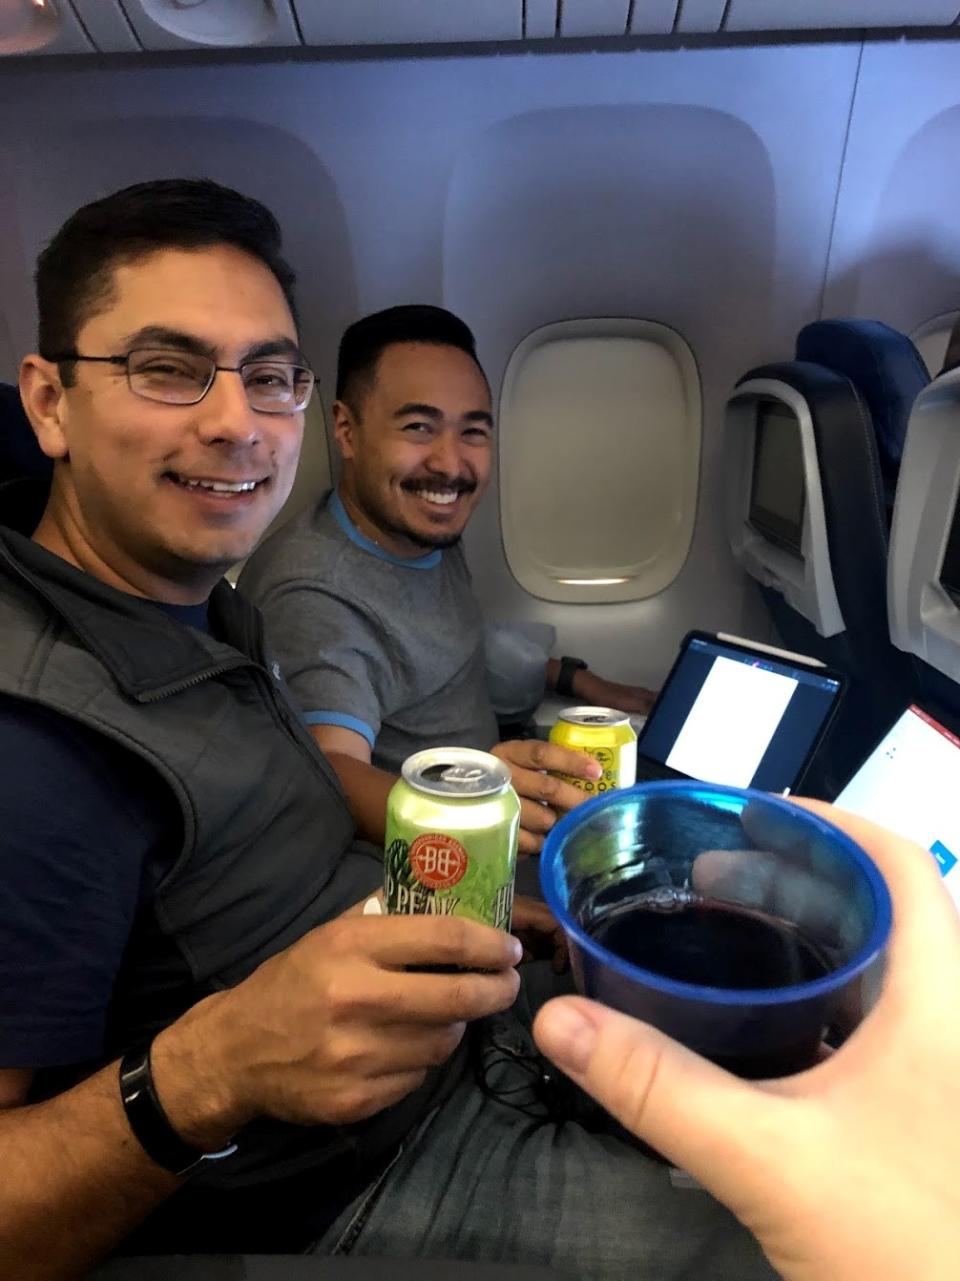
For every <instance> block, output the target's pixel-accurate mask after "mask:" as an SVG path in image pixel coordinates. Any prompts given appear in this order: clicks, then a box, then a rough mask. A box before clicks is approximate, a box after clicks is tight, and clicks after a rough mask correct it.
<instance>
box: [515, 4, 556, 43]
mask: <svg viewBox="0 0 960 1281" xmlns="http://www.w3.org/2000/svg"><path fill="white" fill-rule="evenodd" d="M558 18H559V15H558V13H557V0H527V7H526V10H525V12H524V23H523V34H524V35H525V36H526V38H527V39H528V40H549V39H550V38H551V37H552V36H555V35H556V34H557V21H558Z"/></svg>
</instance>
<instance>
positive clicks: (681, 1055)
mask: <svg viewBox="0 0 960 1281" xmlns="http://www.w3.org/2000/svg"><path fill="white" fill-rule="evenodd" d="M533 1031H534V1036H535V1038H536V1041H537V1044H538V1045H539V1046H540V1049H541V1050H542V1051H543V1053H544V1054H546V1055H547V1056H548V1057H549V1058H551V1059H552V1060H553V1061H554V1062H555V1063H556V1064H557V1066H558V1067H559V1068H561V1069H562V1070H563V1071H564V1072H566V1073H567V1075H568V1076H570V1077H571V1078H572V1079H573V1080H574V1081H575V1082H576V1083H577V1084H578V1085H580V1086H582V1088H583V1089H584V1090H586V1091H587V1093H588V1094H591V1095H592V1096H593V1097H594V1098H595V1099H596V1100H597V1101H598V1102H599V1103H601V1104H603V1106H604V1107H605V1108H606V1109H607V1111H609V1112H611V1113H612V1114H613V1115H614V1116H615V1117H616V1118H617V1120H618V1121H620V1122H621V1123H622V1124H623V1125H624V1126H626V1128H627V1129H628V1130H630V1131H631V1132H632V1133H633V1134H635V1135H637V1136H638V1137H639V1138H641V1139H643V1140H645V1142H647V1143H649V1144H650V1145H651V1146H652V1147H654V1148H656V1149H657V1151H658V1152H662V1153H663V1155H664V1156H665V1157H667V1158H668V1159H669V1160H670V1161H672V1162H673V1163H674V1165H677V1166H679V1167H680V1168H681V1169H683V1170H686V1171H687V1173H689V1174H692V1175H693V1177H694V1178H695V1179H697V1180H698V1181H699V1182H700V1183H701V1184H702V1185H703V1186H704V1187H705V1188H707V1190H708V1191H710V1192H712V1193H713V1194H714V1196H716V1197H717V1198H718V1200H721V1201H723V1202H724V1203H725V1204H726V1205H728V1206H729V1207H730V1209H732V1210H733V1211H734V1213H735V1214H738V1215H740V1216H741V1217H742V1218H746V1219H750V1218H752V1217H753V1215H752V1214H751V1206H753V1205H754V1204H756V1199H757V1198H758V1197H759V1198H762V1197H763V1195H764V1190H765V1189H767V1190H769V1186H770V1182H769V1181H770V1179H771V1178H773V1177H775V1176H776V1172H777V1170H779V1169H781V1168H782V1165H783V1161H784V1158H785V1155H786V1153H785V1147H786V1144H785V1142H784V1137H785V1136H784V1132H783V1128H782V1126H781V1124H780V1122H781V1119H782V1118H783V1117H784V1109H785V1108H787V1107H789V1101H788V1100H787V1099H784V1098H781V1097H778V1096H776V1095H773V1094H768V1093H767V1092H765V1091H764V1090H763V1088H762V1087H760V1086H757V1085H753V1084H749V1083H747V1082H745V1081H741V1080H740V1079H739V1078H737V1077H735V1076H732V1075H731V1074H730V1073H729V1072H725V1071H723V1069H722V1068H719V1067H716V1066H715V1065H714V1064H712V1063H708V1062H707V1060H706V1059H703V1058H701V1057H700V1056H699V1055H698V1054H695V1053H694V1052H693V1051H692V1050H688V1049H686V1048H685V1047H684V1046H682V1045H679V1044H677V1042H676V1041H672V1040H671V1039H670V1038H669V1037H668V1036H664V1035H663V1033H662V1032H658V1031H657V1030H656V1029H655V1028H652V1027H649V1026H648V1025H647V1024H645V1023H640V1022H638V1021H637V1020H636V1019H632V1018H628V1017H627V1015H625V1014H618V1013H617V1012H616V1011H614V1010H611V1009H608V1008H607V1007H606V1006H603V1005H598V1004H597V1003H596V1002H594V1001H588V1000H585V999H584V998H583V997H576V996H567V997H559V998H557V999H556V1000H553V1001H549V1002H548V1003H547V1004H546V1005H545V1006H544V1007H543V1009H542V1010H541V1011H540V1013H539V1014H538V1016H537V1019H536V1022H535V1023H534V1028H533Z"/></svg>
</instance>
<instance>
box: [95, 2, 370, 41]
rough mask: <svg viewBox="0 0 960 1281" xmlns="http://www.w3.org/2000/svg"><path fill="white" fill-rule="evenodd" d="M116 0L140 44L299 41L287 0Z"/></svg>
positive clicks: (106, 4) (98, 4) (98, 5)
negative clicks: (120, 4) (119, 3)
mask: <svg viewBox="0 0 960 1281" xmlns="http://www.w3.org/2000/svg"><path fill="white" fill-rule="evenodd" d="M75 2H76V0H75ZM354 2H356V0H354ZM82 3H83V4H84V7H85V8H87V9H89V10H90V11H94V10H100V9H103V8H108V7H109V5H110V3H111V0H82ZM121 3H122V5H123V10H124V12H125V13H126V16H127V18H128V19H129V21H130V25H131V26H132V27H133V30H134V32H135V33H136V36H137V39H138V40H139V41H140V43H141V45H142V46H143V48H144V49H151V50H153V49H156V50H160V49H196V48H205V49H209V48H215V49H244V48H248V47H251V46H258V45H259V46H268V47H269V46H278V45H295V44H299V43H300V37H299V35H298V34H297V24H296V22H295V21H294V18H293V11H292V10H291V8H290V0H121Z"/></svg>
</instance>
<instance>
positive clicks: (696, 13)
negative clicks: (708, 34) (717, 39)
mask: <svg viewBox="0 0 960 1281" xmlns="http://www.w3.org/2000/svg"><path fill="white" fill-rule="evenodd" d="M726 7H727V0H683V7H682V9H681V10H680V16H679V17H678V19H677V26H676V30H677V31H684V32H686V31H689V32H694V31H719V30H720V24H721V23H722V22H723V13H724V10H725V9H726Z"/></svg>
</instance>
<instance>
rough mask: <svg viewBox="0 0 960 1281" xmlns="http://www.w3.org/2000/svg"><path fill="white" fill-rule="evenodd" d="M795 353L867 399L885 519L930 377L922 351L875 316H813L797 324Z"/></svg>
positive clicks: (904, 335) (891, 507) (889, 512)
mask: <svg viewBox="0 0 960 1281" xmlns="http://www.w3.org/2000/svg"><path fill="white" fill-rule="evenodd" d="M796 355H797V360H803V361H810V362H812V363H813V364H817V365H822V366H824V367H825V368H827V369H832V370H833V371H834V372H835V373H838V374H842V375H843V376H844V377H845V378H848V379H849V380H850V382H852V383H853V385H854V387H856V389H857V391H858V392H859V393H860V396H861V397H862V399H863V400H864V402H865V403H866V406H867V409H868V410H869V412H870V419H871V421H872V423H873V433H874V436H875V437H876V442H877V457H878V461H879V464H880V474H881V476H882V477H883V489H884V496H885V499H886V507H887V514H888V519H889V517H890V516H891V515H892V513H893V501H894V496H895V494H896V489H897V476H898V475H899V472H900V459H901V457H902V455H903V442H904V438H905V437H906V434H907V422H908V421H909V418H910V411H911V409H912V408H913V403H914V401H915V400H916V399H917V397H918V396H919V395H920V393H921V392H922V391H923V389H924V387H926V385H927V383H928V382H929V381H930V376H929V374H928V373H927V367H926V365H925V364H924V363H923V360H922V359H921V356H920V353H919V352H918V351H917V349H916V347H915V346H914V345H913V343H912V342H911V341H910V339H909V338H908V337H907V336H906V334H901V333H900V332H899V331H898V330H896V329H891V327H890V326H889V325H885V324H883V323H882V322H881V321H879V320H817V321H815V322H814V323H813V324H811V325H805V326H804V328H803V329H801V330H800V333H799V334H798V335H797V352H796Z"/></svg>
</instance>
